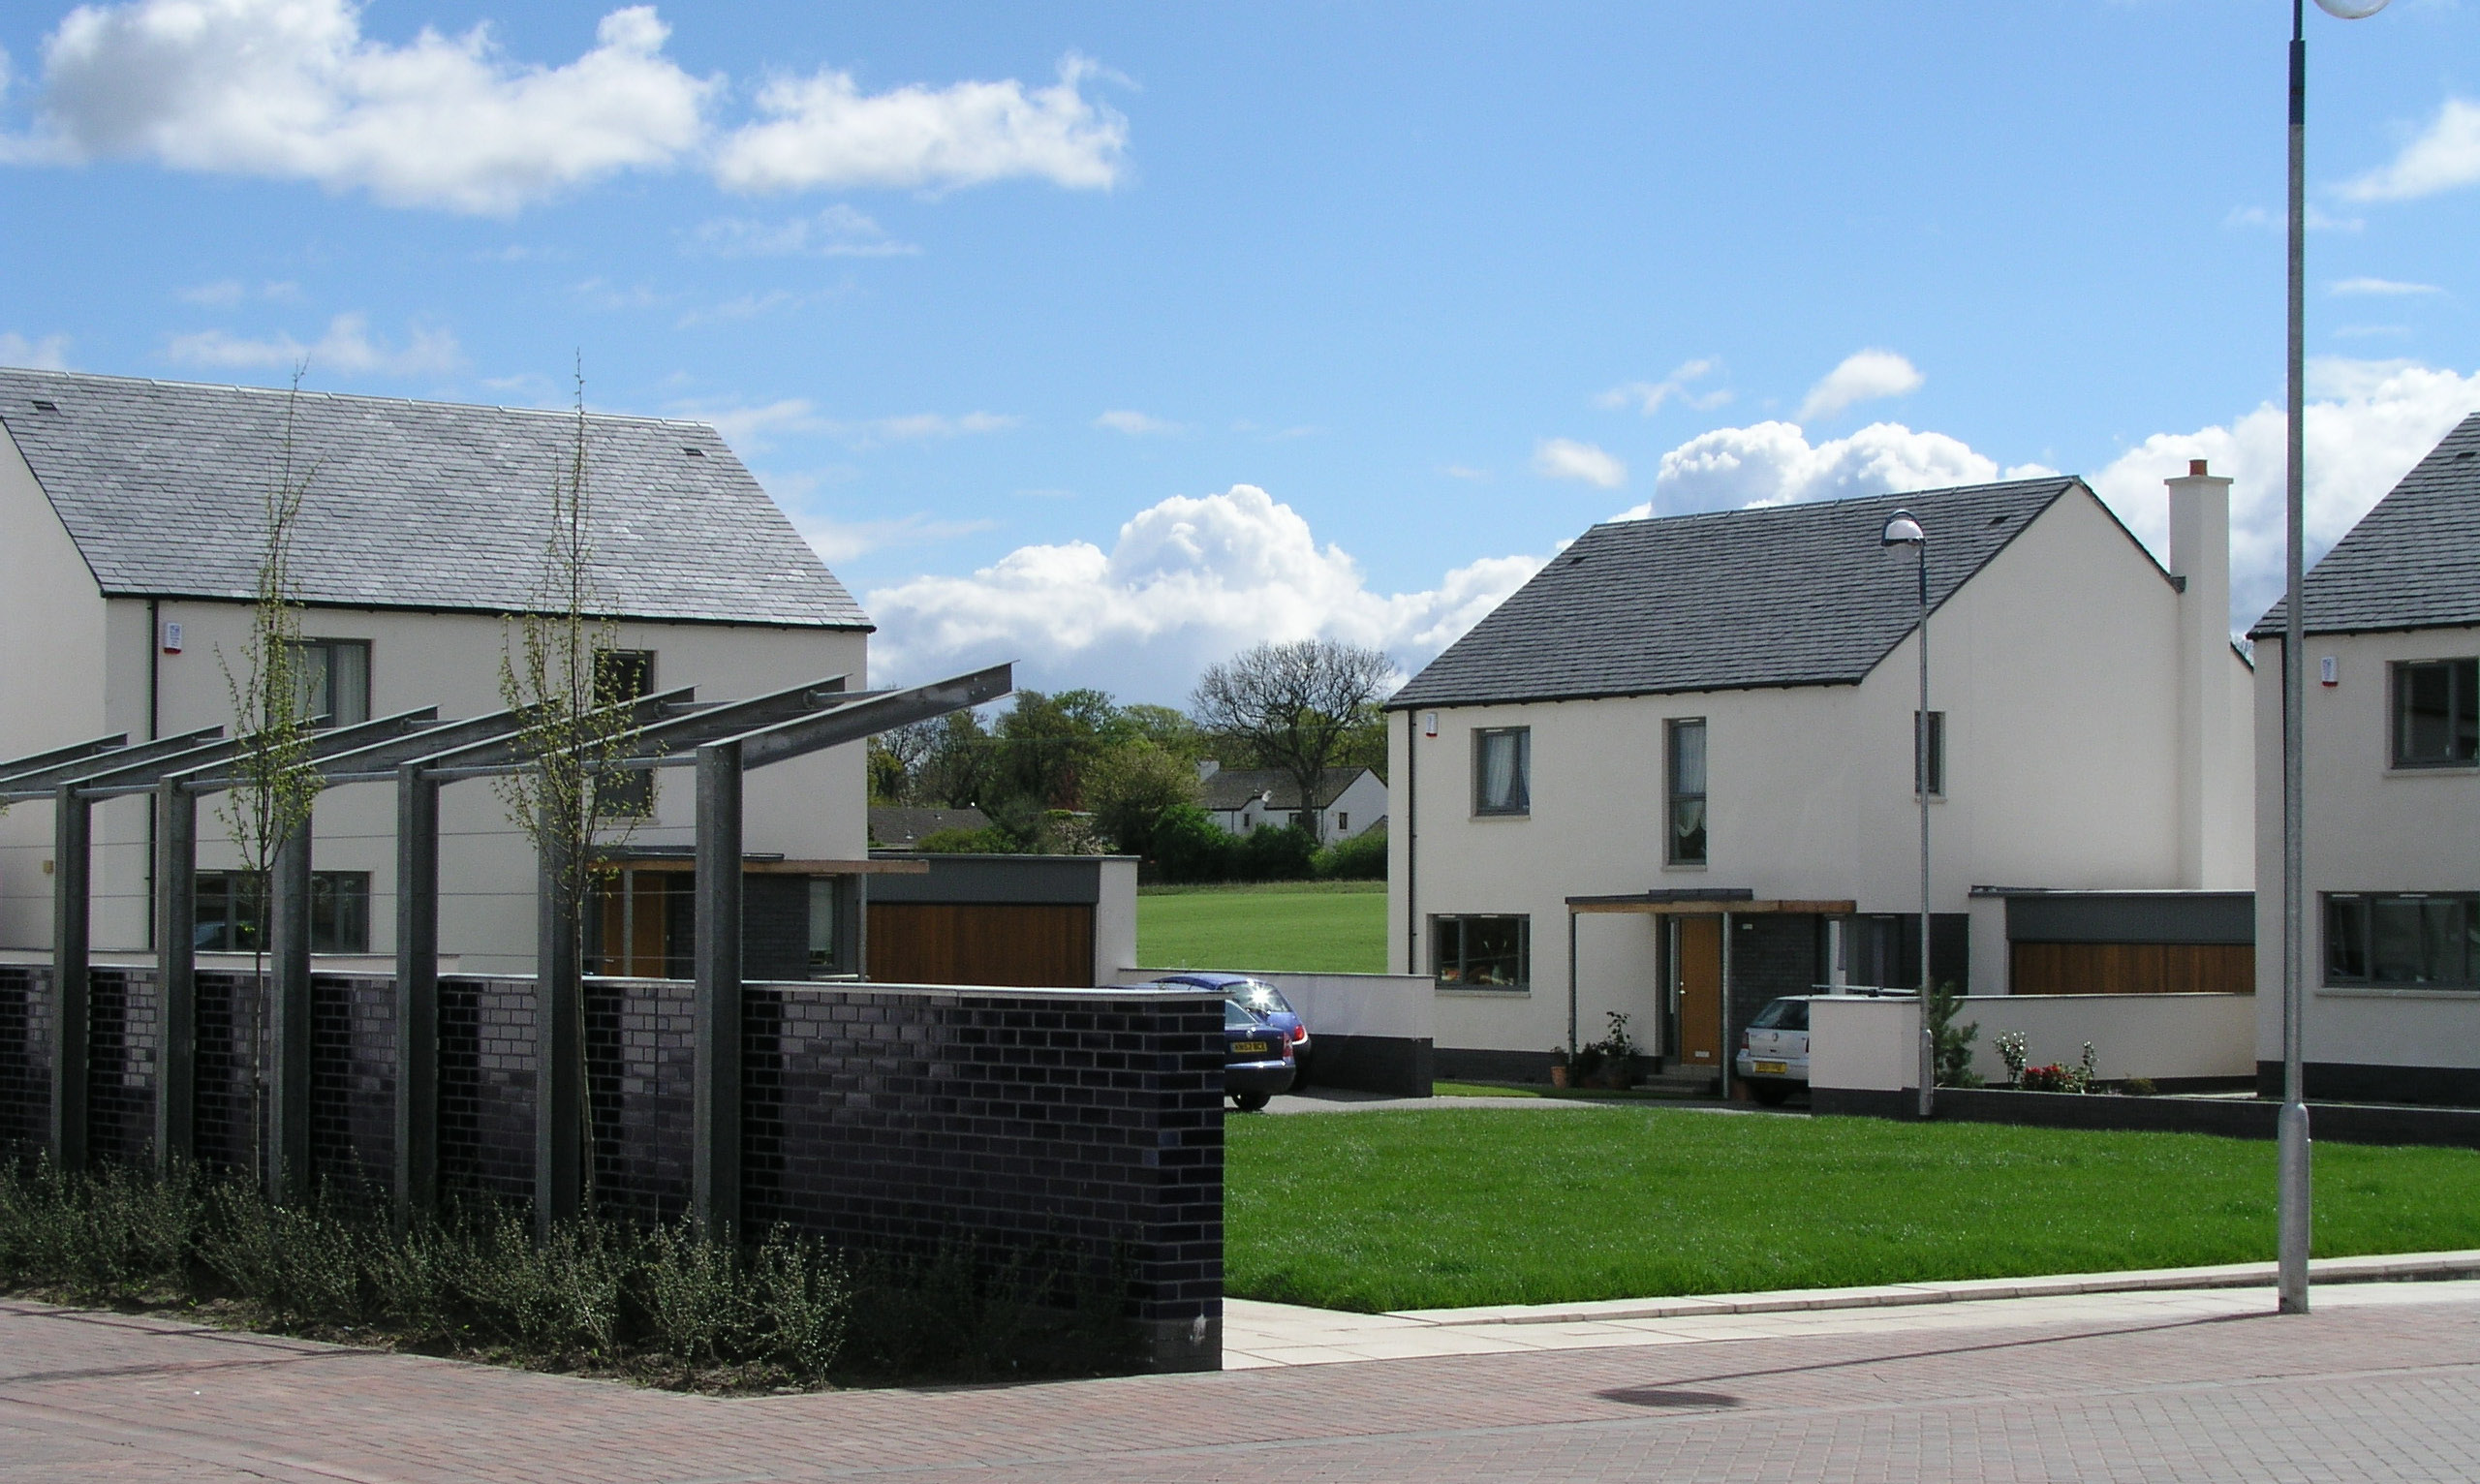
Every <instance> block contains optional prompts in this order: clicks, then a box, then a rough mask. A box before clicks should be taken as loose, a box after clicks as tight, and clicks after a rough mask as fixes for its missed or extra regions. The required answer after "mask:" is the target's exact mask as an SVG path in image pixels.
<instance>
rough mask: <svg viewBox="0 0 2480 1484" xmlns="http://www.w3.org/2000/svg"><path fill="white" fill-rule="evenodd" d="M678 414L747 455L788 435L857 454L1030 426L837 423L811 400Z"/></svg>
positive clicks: (902, 418)
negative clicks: (829, 442) (822, 438)
mask: <svg viewBox="0 0 2480 1484" xmlns="http://www.w3.org/2000/svg"><path fill="white" fill-rule="evenodd" d="M674 411H676V412H677V413H678V414H679V415H680V416H682V417H694V418H696V419H697V421H699V422H703V423H705V424H706V425H708V426H709V427H712V428H713V429H714V430H715V431H716V432H718V433H720V434H722V435H723V438H724V441H725V442H726V443H728V444H730V445H731V446H732V447H733V448H735V449H737V450H738V451H739V452H741V453H742V454H744V455H746V454H750V453H758V452H763V451H764V450H765V449H767V448H772V447H773V445H774V440H775V438H776V437H777V436H778V435H782V434H803V433H823V434H825V435H826V436H828V437H830V438H835V439H840V440H842V441H843V442H844V443H846V444H849V445H851V446H853V447H854V448H876V447H878V446H880V445H882V444H890V443H918V442H921V441H923V440H926V439H937V438H969V437H974V436H977V435H980V434H986V433H1004V432H1007V431H1008V430H1009V429H1010V428H1017V427H1022V426H1024V422H1025V419H1024V418H1022V417H1016V416H1015V415H1013V414H1011V413H985V412H971V413H962V414H949V413H903V414H899V415H897V416H895V417H829V416H827V415H826V414H824V413H822V412H820V411H819V409H818V406H817V404H815V403H813V402H811V401H810V399H809V398H807V397H785V398H782V399H780V400H778V401H773V402H767V403H762V404H760V405H759V406H756V407H747V406H743V407H722V408H713V407H701V406H697V405H695V404H688V405H683V406H679V407H676V408H675V409H674Z"/></svg>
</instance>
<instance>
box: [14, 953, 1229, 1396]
mask: <svg viewBox="0 0 2480 1484" xmlns="http://www.w3.org/2000/svg"><path fill="white" fill-rule="evenodd" d="M46 978H47V973H46V972H44V971H29V970H26V969H21V968H8V969H0V1133H5V1136H6V1137H7V1138H8V1139H9V1140H10V1142H11V1143H12V1144H13V1145H15V1146H16V1147H18V1148H20V1149H24V1150H32V1149H37V1148H40V1147H41V1146H42V1144H43V1142H44V1138H45V1135H46V1132H47V1127H46V1124H47V1112H46V1107H47V1098H48V1085H49V1084H48V1069H47V1068H48V1065H49V1053H48V1047H49V1044H50V1038H49V1036H48V1034H47V1027H45V1025H44V1024H43V1018H44V1011H45V1006H46V1005H47V1004H48V1003H49V996H48V994H47V986H46V985H45V983H44V980H45V979H46ZM692 988H693V987H692V986H691V985H690V984H688V983H687V982H685V981H681V980H660V979H656V980H648V979H600V978H598V979H593V980H590V981H589V982H588V985H587V996H586V1002H587V1003H586V1045H587V1063H588V1066H587V1077H588V1086H589V1092H590V1097H591V1104H592V1107H593V1110H594V1118H595V1150H594V1163H593V1168H594V1180H595V1194H596V1198H597V1201H598V1203H599V1204H600V1205H601V1206H602V1207H603V1208H604V1209H605V1210H607V1211H611V1212H613V1213H615V1214H628V1215H633V1216H638V1217H649V1218H670V1217H676V1216H678V1215H681V1214H682V1213H684V1212H685V1211H686V1209H687V1206H688V1201H689V1195H690V1178H691V1118H692V1109H691V1105H690V1094H691V1077H692V1067H691V1025H692V1020H691V995H692ZM256 991H257V984H256V982H255V980H253V978H252V977H251V976H250V975H249V974H231V973H220V972H210V973H202V974H200V975H199V1016H198V1019H199V1046H198V1072H199V1081H198V1102H197V1115H198V1117H197V1127H198V1137H199V1153H200V1157H201V1159H202V1161H203V1162H206V1163H209V1164H212V1165H216V1166H221V1167H224V1168H229V1169H243V1170H246V1169H254V1168H256V1166H257V1162H258V1161H257V1160H256V1159H255V1158H254V1153H253V1151H254V1141H255V1140H256V1139H258V1138H260V1137H262V1136H263V1135H262V1132H261V1129H262V1125H263V1116H262V1114H261V1113H260V1112H258V1111H256V1110H254V1107H253V1099H252V1086H253V1077H254V1074H255V1070H256V1068H257V1067H259V1066H262V1065H263V1061H264V1048H265V1045H266V1041H267V1036H266V1035H265V1028H264V1024H263V1014H262V1013H261V1012H260V1010H259V1008H258V1005H259V998H258V995H257V993H256ZM394 1000H395V993H394V985H393V983H392V981H391V980H390V979H389V978H387V977H386V976H384V975H376V974H318V975H316V976H315V977H314V978H313V980H312V1113H311V1123H312V1128H311V1138H312V1159H313V1167H314V1173H315V1174H317V1175H318V1176H320V1177H322V1178H325V1179H327V1180H329V1181H332V1182H336V1183H339V1184H343V1185H347V1186H357V1187H360V1188H362V1189H365V1190H381V1189H384V1188H385V1186H386V1184H387V1181H388V1179H389V1178H390V1176H391V1174H392V1167H393V1165H392V1161H393V1156H394V1150H393V1117H392V1099H393V1098H394V1095H395V1083H394V1054H395V1039H394V1037H395V1026H394ZM156 1004H157V997H156V993H155V989H154V976H153V974H152V972H151V971H148V972H125V971H101V972H98V974H97V976H96V992H95V995H94V999H93V1005H94V1045H95V1048H96V1049H95V1051H94V1062H93V1071H94V1084H93V1086H94V1092H95V1098H94V1103H93V1109H92V1116H93V1119H94V1128H95V1141H94V1147H95V1150H96V1153H97V1155H98V1156H99V1157H102V1158H107V1159H142V1158H144V1157H145V1156H146V1154H147V1153H148V1148H149V1143H150V1139H151V1132H152V1118H153V1052H154V1038H153V1036H154V1029H153V1028H154V1026H155V1024H156ZM743 1005H744V1015H745V1040H744V1046H743V1054H744V1058H745V1060H744V1063H743V1067H744V1088H745V1100H744V1105H743V1113H744V1118H745V1132H746V1143H745V1148H744V1155H745V1160H746V1172H745V1180H746V1186H745V1200H744V1204H743V1215H744V1219H745V1220H746V1221H748V1222H750V1223H751V1224H752V1225H764V1224H768V1223H772V1222H776V1221H784V1222H788V1223H791V1224H792V1225H795V1226H798V1227H801V1228H803V1229H806V1230H810V1231H813V1232H816V1233H818V1234H820V1235H822V1236H823V1237H826V1238H827V1239H829V1240H831V1241H834V1242H837V1243H841V1244H846V1245H851V1246H855V1247H865V1248H876V1249H883V1250H894V1251H910V1252H924V1251H928V1250H932V1249H935V1248H936V1247H938V1246H939V1245H941V1244H944V1243H955V1242H962V1243H964V1244H966V1245H968V1246H970V1247H972V1248H974V1249H976V1250H978V1251H981V1252H989V1253H1006V1252H1039V1253H1040V1254H1042V1255H1043V1256H1044V1257H1045V1258H1056V1257H1058V1256H1061V1255H1065V1256H1067V1257H1069V1258H1070V1260H1071V1261H1072V1262H1073V1263H1074V1264H1076V1265H1079V1266H1081V1268H1082V1270H1083V1271H1084V1272H1085V1273H1086V1274H1087V1275H1089V1276H1091V1277H1094V1278H1097V1279H1106V1280H1109V1281H1112V1282H1118V1283H1126V1284H1127V1292H1128V1294H1129V1302H1130V1304H1131V1308H1132V1316H1133V1317H1134V1318H1135V1319H1136V1320H1137V1321H1138V1322H1139V1324H1140V1326H1141V1327H1142V1328H1143V1329H1144V1331H1145V1333H1146V1335H1147V1346H1148V1349H1149V1352H1150V1353H1151V1354H1153V1356H1154V1357H1155V1358H1156V1361H1157V1363H1159V1364H1165V1365H1181V1366H1185V1365H1192V1364H1207V1365H1211V1364H1212V1363H1213V1360H1212V1357H1213V1356H1214V1355H1215V1354H1217V1353H1219V1345H1220V1332H1221V1321H1222V1309H1223V1297H1222V1295H1223V1029H1222V1028H1223V1018H1222V1017H1223V1010H1222V1005H1221V1004H1220V1002H1219V1001H1218V1000H1216V999H1214V998H1213V997H1210V996H1202V995H1200V996H1194V997H1188V996H1169V997H1142V998H1140V997H1136V996H1130V995H1114V994H1109V993H1094V992H1085V993H1079V992H1075V991H1053V990H997V991H980V990H958V989H918V988H898V987H886V986H852V985H836V986H829V985H813V984H808V983H752V984H750V985H748V986H747V987H746V989H745V991H744V1002H743ZM440 1028H441V1029H440V1041H441V1044H440V1097H439V1106H438V1108H437V1109H436V1110H435V1113H436V1117H437V1119H438V1127H439V1134H440V1174H441V1184H442V1188H443V1189H444V1190H447V1191H449V1192H450V1193H457V1194H489V1195H496V1196H507V1197H514V1198H518V1199H523V1198H525V1197H527V1196H529V1195H530V1194H531V1193H532V1190H533V1163H534V1113H533V1097H534V1086H535V1070H536V1061H535V1056H536V1052H535V1017H534V984H533V981H532V980H530V979H497V978H479V977H469V976H446V977H443V978H442V980H441V982H440ZM253 1040H255V1041H256V1043H257V1054H255V1055H253V1054H250V1053H251V1050H252V1047H251V1043H252V1041H253Z"/></svg>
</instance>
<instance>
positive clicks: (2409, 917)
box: [2253, 415, 2480, 1106]
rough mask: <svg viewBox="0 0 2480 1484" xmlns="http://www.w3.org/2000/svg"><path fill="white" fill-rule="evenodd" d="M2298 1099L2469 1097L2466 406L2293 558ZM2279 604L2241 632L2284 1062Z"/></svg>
mask: <svg viewBox="0 0 2480 1484" xmlns="http://www.w3.org/2000/svg"><path fill="white" fill-rule="evenodd" d="M2303 591H2304V594H2305V608H2304V610H2303V613H2302V620H2303V624H2304V626H2305V629H2306V639H2307V643H2306V653H2305V659H2306V661H2307V665H2308V668H2307V677H2306V678H2307V696H2306V712H2307V715H2306V722H2307V731H2306V735H2305V738H2304V743H2305V747H2304V752H2303V755H2302V756H2303V757H2304V759H2305V763H2306V772H2307V817H2306V824H2307V832H2306V846H2307V862H2306V863H2307V894H2306V902H2307V906H2308V912H2307V938H2308V943H2307V947H2308V979H2307V986H2306V987H2307V990H2308V994H2307V1014H2306V1017H2305V1023H2304V1039H2303V1043H2302V1050H2303V1056H2304V1059H2305V1061H2306V1063H2307V1067H2306V1071H2307V1080H2308V1092H2309V1096H2310V1097H2311V1098H2347V1099H2358V1100H2371V1101H2380V1102H2452V1103H2460V1104H2463V1105H2465V1106H2470V1105H2474V1104H2480V415H2475V416H2473V417H2467V418H2465V419H2464V421H2463V423H2462V425H2461V426H2459V427H2457V428H2456V429H2455V430H2454V431H2453V432H2452V433H2450V434H2448V435H2446V438H2445V441H2444V442H2442V443H2440V444H2438V445H2437V447H2436V448H2434V450H2432V451H2431V452H2430V454H2429V456H2428V457H2427V458H2425V459H2422V460H2421V461H2420V463H2419V465H2418V466H2417V467H2415V468H2414V469H2412V471H2411V472H2410V473H2409V474H2407V475H2405V476H2404V477H2403V481H2402V482H2401V483H2400V484H2397V485H2396V486H2395V487H2394V490H2393V492H2392V493H2390V494H2388V495H2387V496H2386V497H2385V498H2384V499H2383V500H2381V501H2379V502H2378V503H2377V505H2376V508H2375V509H2373V510H2370V511H2369V513H2368V514H2367V515H2366V516H2365V517H2364V518H2362V519H2361V521H2360V523H2359V524H2358V525H2356V526H2354V527H2352V529H2351V531H2350V534H2348V535H2347V536H2345V537H2343V538H2342V540H2341V541H2340V542H2338V543H2337V544H2336V545H2335V547H2334V549H2333V550H2332V551H2330V552H2328V553H2326V555H2325V558H2324V560H2322V561H2320V562H2318V563H2317V564H2316V566H2315V568H2314V569H2313V570H2312V571H2310V572H2309V573H2308V576H2307V580H2306V584H2305V587H2304V589H2303ZM2283 621H2284V609H2283V607H2282V606H2281V605H2279V604H2278V605H2276V607H2275V608H2274V610H2273V611H2272V612H2270V613H2268V614H2266V615H2265V617H2264V619H2263V620H2262V621H2261V622H2260V623H2258V625H2257V626H2256V628H2255V630H2254V635H2253V636H2254V638H2255V640H2256V643H2257V646H2258V648H2257V654H2258V656H2259V658H2260V665H2259V667H2258V670H2257V677H2256V717H2255V721H2256V726H2255V736H2256V784H2257V788H2256V862H2257V865H2256V870H2257V881H2258V882H2259V885H2258V888H2257V893H2256V903H2257V909H2256V912H2257V942H2258V943H2260V944H2262V945H2263V951H2262V952H2260V953H2259V954H2258V956H2257V973H2258V992H2257V996H2256V1006H2257V1036H2256V1055H2257V1068H2258V1082H2259V1086H2260V1087H2261V1088H2263V1089H2265V1090H2267V1091H2269V1092H2271V1091H2277V1090H2279V1087H2280V1079H2281V1061H2280V1059H2281V982H2282V981H2281V956H2280V953H2279V943H2281V879H2282V858H2281V848H2282V800H2281V756H2282V754H2281V673H2282V668H2281V654H2282V648H2283V640H2282V629H2283Z"/></svg>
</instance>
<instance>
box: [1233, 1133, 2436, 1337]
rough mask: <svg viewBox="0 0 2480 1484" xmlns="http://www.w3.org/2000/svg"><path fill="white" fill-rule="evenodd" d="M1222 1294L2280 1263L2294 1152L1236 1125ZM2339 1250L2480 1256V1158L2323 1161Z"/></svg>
mask: <svg viewBox="0 0 2480 1484" xmlns="http://www.w3.org/2000/svg"><path fill="white" fill-rule="evenodd" d="M1225 1137H1226V1149H1227V1159H1228V1165H1227V1169H1226V1185H1225V1190H1226V1192H1227V1193H1226V1204H1225V1241H1226V1250H1225V1290H1226V1291H1227V1292H1229V1293H1231V1294H1232V1295H1234V1296H1236V1297H1242V1298H1256V1299H1267V1300H1272V1301H1276V1302H1282V1303H1296V1304H1313V1305H1317V1306H1319V1307H1322V1308H1330V1309H1346V1310H1356V1311H1361V1312H1366V1313H1378V1312H1383V1311H1387V1310H1396V1309H1433V1308H1453V1307H1462V1306H1467V1305H1475V1304H1543V1303H1570V1302H1580V1301H1586V1300H1594V1299H1620V1298H1657V1297H1664V1296H1669V1295H1674V1294H1690V1293H1730V1292H1746V1291H1751V1290H1759V1289H1769V1288H1804V1287H1826V1286H1840V1285H1844V1284H1861V1283H1917V1282H1927V1281H1933V1280H1944V1279H1968V1278H2009V1277H2025V1276H2031V1275H2037V1274H2047V1273H2083V1272H2107V1271H2116V1270H2122V1269H2129V1268H2156V1267H2184V1266H2188V1265H2192V1264H2200V1263H2219V1262H2248V1261H2262V1260H2266V1259H2269V1258H2271V1257H2272V1256H2273V1255H2274V1148H2273V1145H2272V1144H2270V1143H2262V1142H2256V1141H2250V1140H2242V1139H2224V1138H2216V1137H2212V1136H2210V1135H2204V1134H2176V1133H2122V1132H2087V1131H2080V1130H2063V1129H2045V1128H2011V1127H2005V1126H2000V1125H1992V1124H1938V1125H1928V1126H1920V1125H1909V1124H1897V1123H1887V1122H1881V1121H1878V1120H1874V1119H1847V1118H1817V1119H1801V1118H1767V1117H1737V1116H1730V1115H1724V1114H1714V1113H1692V1112H1684V1111H1677V1110H1668V1109H1656V1108H1614V1109H1608V1110H1605V1111H1602V1112H1597V1113H1595V1114H1592V1115H1589V1116H1588V1115H1578V1116H1574V1117H1556V1118H1552V1117H1540V1116H1533V1117H1526V1116H1522V1115H1518V1114H1513V1113H1505V1112H1493V1111H1490V1110H1487V1109H1478V1108H1475V1109H1439V1110H1435V1111H1423V1112H1402V1113H1396V1112H1387V1113H1375V1112H1373V1113H1356V1114H1351V1115H1349V1116H1345V1115H1330V1116H1302V1117H1281V1118H1235V1119H1233V1120H1231V1121H1230V1123H1229V1126H1228V1128H1227V1132H1226V1135H1225ZM2316 1190H2317V1200H2316V1234H2315V1251H2316V1254H2317V1255H2318V1256H2352V1255H2362V1254H2368V1253H2376V1252H2429V1251H2440V1250H2447V1249H2460V1248H2470V1247H2480V1152H2473V1151H2467V1150H2452V1149H2388V1148H2372V1147H2369V1146H2364V1145H2348V1144H2320V1145H2318V1146H2317V1150H2316Z"/></svg>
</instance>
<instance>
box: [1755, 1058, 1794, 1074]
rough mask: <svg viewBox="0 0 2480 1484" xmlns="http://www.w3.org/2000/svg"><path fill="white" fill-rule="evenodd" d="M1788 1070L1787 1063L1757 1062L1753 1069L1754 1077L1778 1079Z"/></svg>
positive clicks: (1788, 1065)
mask: <svg viewBox="0 0 2480 1484" xmlns="http://www.w3.org/2000/svg"><path fill="white" fill-rule="evenodd" d="M1790 1069H1791V1067H1790V1064H1789V1063H1787V1062H1758V1063H1756V1064H1755V1066H1754V1067H1753V1070H1754V1071H1755V1073H1756V1075H1758V1076H1760V1077H1780V1076H1783V1074H1785V1073H1787V1072H1788V1071H1790Z"/></svg>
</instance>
